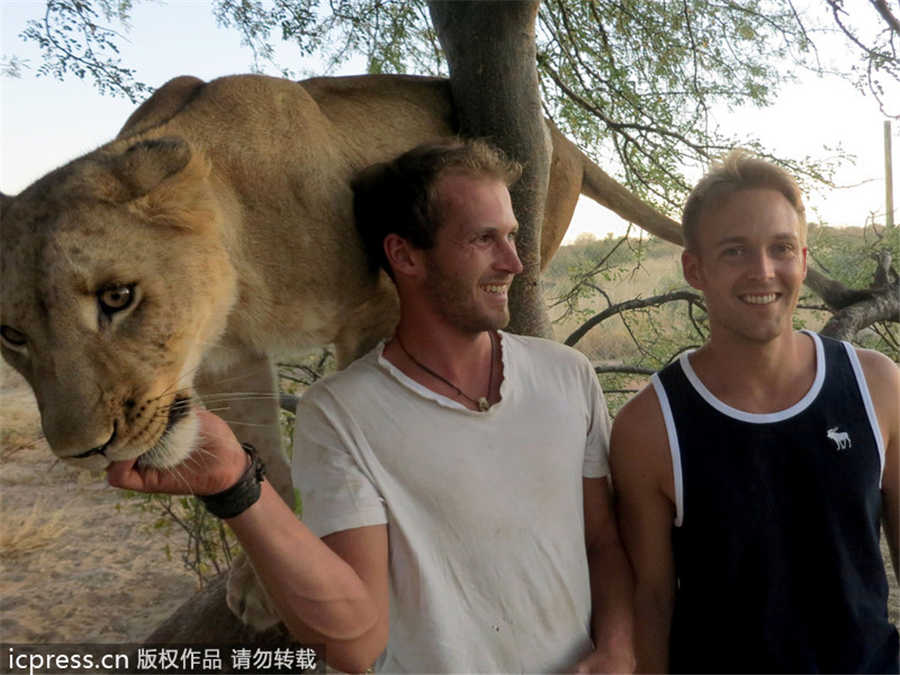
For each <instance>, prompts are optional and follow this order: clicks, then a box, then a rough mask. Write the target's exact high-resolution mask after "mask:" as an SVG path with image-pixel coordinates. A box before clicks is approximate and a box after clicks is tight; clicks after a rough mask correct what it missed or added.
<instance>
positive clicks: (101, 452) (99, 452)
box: [71, 422, 116, 459]
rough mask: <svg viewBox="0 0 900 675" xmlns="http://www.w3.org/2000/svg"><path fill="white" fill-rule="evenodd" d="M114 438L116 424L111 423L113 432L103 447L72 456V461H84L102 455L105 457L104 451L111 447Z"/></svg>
mask: <svg viewBox="0 0 900 675" xmlns="http://www.w3.org/2000/svg"><path fill="white" fill-rule="evenodd" d="M115 438H116V422H113V431H112V434H111V435H110V437H109V439H108V440H107V441H106V443H104V444H103V445H98V446H97V447H96V448H91V449H90V450H88V451H87V452H82V453H81V454H80V455H72V457H71V458H72V459H85V458H87V457H93V456H94V455H103V456H104V457H106V449H107V448H108V447H109V446H110V445H112V442H113V440H115Z"/></svg>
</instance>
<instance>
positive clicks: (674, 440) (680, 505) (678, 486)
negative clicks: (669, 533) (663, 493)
mask: <svg viewBox="0 0 900 675" xmlns="http://www.w3.org/2000/svg"><path fill="white" fill-rule="evenodd" d="M650 381H651V382H653V389H654V390H655V391H656V398H657V399H659V407H660V408H661V409H662V414H663V419H664V420H665V421H666V434H667V435H668V437H669V454H670V455H672V479H673V480H674V482H675V527H681V523H682V521H684V479H683V478H682V476H681V447H680V446H679V445H678V431H677V430H676V429H675V418H674V417H673V416H672V408H671V406H670V405H669V397H668V396H666V389H665V387H663V383H662V381H661V380H660V379H659V374H658V373H654V374H653V376H652V377H651V378H650Z"/></svg>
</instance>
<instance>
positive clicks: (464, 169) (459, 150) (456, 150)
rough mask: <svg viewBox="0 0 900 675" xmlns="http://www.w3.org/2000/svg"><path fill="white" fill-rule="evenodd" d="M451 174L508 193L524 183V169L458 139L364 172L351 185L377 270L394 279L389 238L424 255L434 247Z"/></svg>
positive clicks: (495, 152)
mask: <svg viewBox="0 0 900 675" xmlns="http://www.w3.org/2000/svg"><path fill="white" fill-rule="evenodd" d="M448 173H462V174H469V175H475V176H484V177H486V178H492V179H497V180H500V181H502V182H503V183H504V184H505V185H506V186H507V187H508V186H510V185H512V184H513V183H515V182H516V181H517V180H518V179H519V176H521V174H522V167H521V165H520V164H519V163H518V162H515V161H512V160H510V159H508V158H507V157H506V156H505V155H504V154H503V152H502V151H501V150H499V149H498V148H495V147H493V146H492V145H490V144H488V143H487V142H485V141H483V140H473V139H460V138H453V139H444V140H440V141H435V142H432V143H425V144H423V145H419V146H417V147H415V148H413V149H412V150H409V151H408V152H405V153H403V154H402V155H400V156H399V157H397V158H396V159H394V160H393V161H391V162H383V163H381V164H375V165H373V166H370V167H369V168H367V169H365V170H364V171H362V172H361V173H360V174H359V175H358V176H357V177H356V178H355V179H354V180H353V182H352V184H351V187H352V188H353V214H354V217H355V219H356V229H357V230H358V231H359V234H360V237H362V241H363V245H364V246H365V249H366V253H367V255H368V256H369V263H370V265H371V267H372V268H373V269H376V268H377V267H379V266H380V267H382V268H383V269H384V270H385V271H386V272H387V273H388V274H389V275H391V277H392V278H393V272H392V271H391V267H390V264H389V263H388V261H387V257H386V256H385V254H384V238H385V237H386V236H387V235H389V234H397V235H399V236H401V237H403V238H404V239H406V240H407V241H409V242H410V243H411V244H412V245H413V246H415V247H416V248H419V249H429V248H432V247H433V246H434V235H435V233H436V232H437V230H438V228H439V227H440V225H441V213H440V212H439V211H440V208H439V204H438V200H436V199H435V185H436V184H437V181H438V179H439V178H440V177H441V176H443V175H445V174H448Z"/></svg>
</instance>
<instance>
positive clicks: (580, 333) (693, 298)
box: [564, 291, 703, 347]
mask: <svg viewBox="0 0 900 675" xmlns="http://www.w3.org/2000/svg"><path fill="white" fill-rule="evenodd" d="M677 300H686V301H687V302H690V303H697V304H702V303H703V298H702V297H701V296H700V295H699V294H698V293H694V292H693V291H673V292H672V293H665V294H663V295H654V296H653V297H652V298H645V299H641V298H634V299H633V300H626V301H625V302H620V303H618V304H615V305H611V306H609V307H607V308H606V309H604V310H603V311H602V312H600V313H599V314H595V315H594V316H592V317H591V318H590V319H588V320H587V321H585V322H584V323H583V324H581V325H580V326H579V327H578V328H576V329H575V330H574V331H573V332H572V334H571V335H569V337H567V338H566V339H565V340H564V344H567V345H569V346H570V347H571V346H573V345H574V344H576V343H577V342H578V341H579V340H580V339H581V338H583V337H584V336H585V334H586V333H587V332H588V331H589V330H591V329H592V328H593V327H594V326H596V325H597V324H599V323H601V322H603V321H605V320H606V319H608V318H609V317H611V316H615V315H616V314H621V313H622V312H627V311H628V310H632V309H640V308H642V307H658V306H659V305H663V304H665V303H667V302H675V301H677Z"/></svg>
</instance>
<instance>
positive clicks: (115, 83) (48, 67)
mask: <svg viewBox="0 0 900 675" xmlns="http://www.w3.org/2000/svg"><path fill="white" fill-rule="evenodd" d="M131 8H132V3H131V0H93V1H91V2H84V1H82V0H47V4H46V6H45V11H44V16H43V17H42V18H41V19H39V20H37V19H35V20H31V21H29V22H28V24H27V25H26V26H25V30H24V31H23V32H22V34H21V37H22V39H23V40H26V41H33V42H35V43H37V45H38V46H39V47H40V49H41V56H42V58H43V63H41V65H40V66H39V67H38V69H37V73H38V75H45V76H52V77H55V78H56V79H58V80H63V79H65V77H66V76H67V75H69V74H71V75H74V76H75V77H78V78H79V79H82V80H83V79H85V78H88V79H90V80H93V82H94V84H95V85H96V86H97V88H98V89H99V90H100V93H102V94H106V93H111V94H115V95H123V96H126V97H127V98H129V99H130V100H131V101H132V102H133V103H136V102H137V101H139V100H140V99H141V98H143V97H144V96H146V95H147V94H148V93H150V91H151V88H150V87H149V86H147V85H146V84H144V83H142V82H138V81H135V79H134V76H135V70H134V69H133V68H126V67H124V66H122V65H121V59H120V58H119V47H118V41H119V40H120V39H121V37H122V36H121V34H120V33H119V32H118V31H117V30H115V29H114V28H111V27H110V26H108V25H101V23H100V21H101V20H103V21H105V22H106V23H107V24H109V23H110V22H114V21H115V22H117V23H119V24H121V25H122V26H123V27H124V28H125V29H126V30H127V29H128V17H129V14H130V12H131ZM101 15H102V16H101ZM23 66H25V64H24V63H23V62H22V61H21V60H18V59H16V58H15V57H12V58H10V59H8V60H5V61H4V63H3V64H2V67H3V70H4V74H6V75H16V74H21V70H22V68H23Z"/></svg>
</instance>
